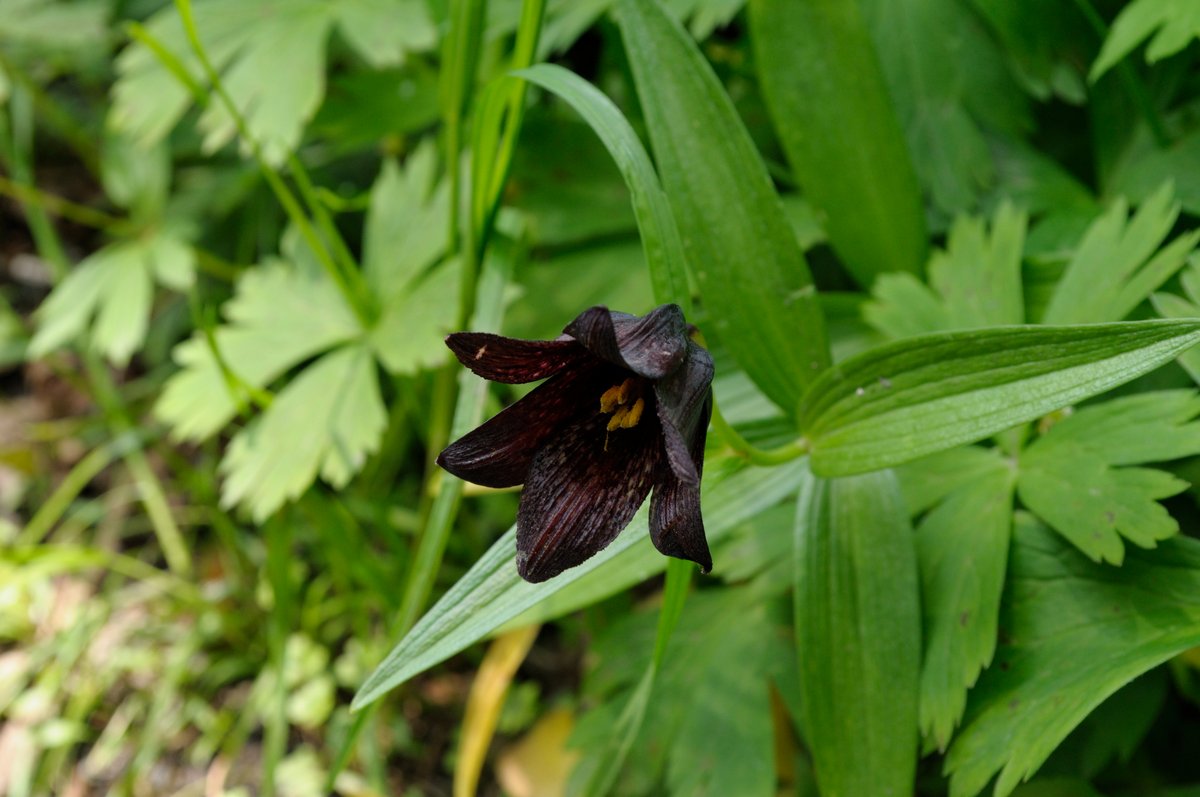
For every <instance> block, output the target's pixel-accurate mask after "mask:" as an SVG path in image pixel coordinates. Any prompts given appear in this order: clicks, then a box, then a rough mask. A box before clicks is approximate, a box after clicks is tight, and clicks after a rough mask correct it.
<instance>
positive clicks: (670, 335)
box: [563, 304, 690, 379]
mask: <svg viewBox="0 0 1200 797" xmlns="http://www.w3.org/2000/svg"><path fill="white" fill-rule="evenodd" d="M563 332H565V333H566V334H568V335H570V336H571V337H573V338H575V339H576V340H577V341H579V342H580V343H581V344H583V346H584V348H586V349H587V350H588V351H590V352H591V353H592V354H594V355H596V356H597V357H600V358H601V359H604V360H608V361H609V362H610V363H613V364H614V365H619V366H621V367H622V368H628V369H629V370H630V371H633V372H634V373H635V374H638V375H639V376H644V377H646V378H647V379H662V378H663V377H664V376H666V375H667V374H669V373H671V372H672V371H674V370H675V369H676V368H678V367H679V364H680V363H681V362H683V358H684V357H685V355H686V354H687V347H688V344H689V343H690V341H689V340H688V335H687V322H685V321H684V319H683V311H682V310H680V309H679V305H677V304H664V305H660V306H659V307H656V308H654V309H653V310H651V311H650V312H649V313H647V314H646V315H644V316H642V317H641V318H639V317H637V316H633V315H629V314H628V313H614V312H613V311H611V310H609V309H608V308H607V307H592V308H590V309H588V310H584V311H583V312H582V313H580V314H579V316H578V317H577V318H576V319H575V320H574V321H572V322H571V323H570V324H567V326H566V328H565V329H563Z"/></svg>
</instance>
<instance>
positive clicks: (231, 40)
mask: <svg viewBox="0 0 1200 797" xmlns="http://www.w3.org/2000/svg"><path fill="white" fill-rule="evenodd" d="M194 8H195V17H196V24H197V26H198V29H199V34H200V40H201V42H202V43H203V44H204V47H205V50H206V51H207V53H208V54H209V57H210V58H211V60H212V61H213V64H214V66H215V67H216V68H217V70H218V72H220V73H221V75H222V82H223V83H224V85H225V88H226V90H227V91H228V92H229V94H230V96H231V97H232V98H233V102H234V105H236V106H237V108H238V110H239V112H240V113H241V114H242V115H243V116H244V117H245V119H246V122H247V125H248V127H249V131H250V134H251V135H252V136H253V137H254V138H255V139H256V140H257V141H258V142H260V143H261V144H262V146H263V151H264V154H265V156H266V158H267V160H268V162H270V163H273V164H279V163H281V162H282V161H283V159H284V158H285V157H286V156H287V155H288V154H289V153H290V152H292V151H293V150H294V149H295V147H296V146H297V145H298V144H299V142H300V137H301V134H302V132H303V129H304V126H305V124H307V123H308V121H309V120H310V119H311V118H312V115H313V113H314V112H315V111H316V109H317V106H318V105H319V104H320V102H321V99H322V97H323V96H324V93H325V47H326V40H327V39H328V37H329V35H330V33H331V32H332V31H333V30H334V29H335V28H336V29H337V30H338V31H339V33H340V34H341V35H342V36H344V37H345V38H346V40H347V41H348V42H349V43H350V44H351V46H353V47H354V48H355V49H356V50H357V51H358V52H359V53H360V54H361V55H362V56H363V57H364V58H366V59H367V60H368V61H369V62H370V63H372V64H373V65H375V66H388V65H395V64H398V63H401V62H402V61H403V60H404V58H405V56H406V54H407V53H408V52H410V51H427V50H430V49H432V48H433V46H434V44H435V43H436V37H435V31H434V28H433V26H432V23H431V22H430V20H429V18H428V16H427V11H426V9H425V7H424V4H423V3H421V2H420V0H341V2H338V3H328V2H324V0H288V2H286V3H284V2H280V0H207V1H206V2H197V3H196V4H195V6H194ZM146 28H147V31H148V32H149V34H150V35H151V36H153V37H154V38H155V39H156V40H158V41H159V42H161V43H162V45H163V46H164V47H165V48H166V49H167V50H168V51H169V52H171V53H173V54H174V55H175V57H176V58H177V59H178V60H179V62H180V63H182V64H183V65H184V67H185V68H186V69H187V70H188V72H189V73H190V74H191V75H192V77H193V79H194V80H195V81H196V82H197V83H199V84H200V85H204V84H205V83H206V80H205V77H204V74H203V71H202V69H201V68H200V64H199V62H198V61H197V59H196V57H195V55H194V53H192V51H191V48H190V47H189V46H188V45H187V41H186V37H185V35H184V32H183V27H182V25H181V24H180V21H179V16H178V14H177V13H176V12H175V10H174V8H173V7H170V6H168V7H167V8H164V9H163V10H161V11H159V12H158V13H157V14H155V15H154V16H153V17H151V19H150V20H149V22H148V23H147V24H146ZM116 68H117V73H118V78H117V82H116V84H115V85H114V86H113V105H112V110H111V112H110V121H111V123H112V124H113V125H115V126H116V127H117V128H118V129H120V130H123V131H125V132H128V133H130V134H131V135H133V136H134V137H135V138H137V139H138V140H139V141H141V142H142V143H144V144H151V143H154V142H156V141H159V140H161V139H162V138H163V137H165V136H166V135H167V133H169V132H170V131H171V129H172V128H173V127H174V126H175V125H176V124H177V123H178V122H179V120H180V118H181V117H182V116H183V114H184V113H185V111H186V110H187V108H188V106H189V105H190V104H191V103H192V101H193V97H192V95H191V93H190V91H189V89H188V88H187V87H186V86H184V85H183V84H181V83H180V82H179V81H178V80H177V79H176V78H175V77H174V76H173V75H172V74H171V73H170V72H169V71H168V70H167V69H166V68H165V67H164V66H163V65H162V63H161V62H160V61H159V59H158V57H157V56H156V55H155V54H154V53H153V52H152V51H151V50H150V49H149V48H147V47H146V46H144V45H143V44H141V43H135V44H132V45H130V46H129V47H127V48H126V49H125V50H124V51H123V52H122V53H121V55H120V56H119V57H118V58H117V62H116ZM199 125H200V128H201V129H202V130H203V131H204V132H205V141H204V144H205V147H206V149H208V150H209V151H210V152H211V151H215V150H217V149H219V148H220V147H222V146H224V145H225V144H227V143H229V141H230V140H232V139H233V137H234V135H235V132H236V130H235V126H234V123H233V120H232V118H230V116H229V114H228V112H227V111H226V109H225V108H224V107H223V105H222V104H221V103H209V105H208V107H207V108H206V109H205V110H204V112H203V114H202V115H201V118H200V122H199Z"/></svg>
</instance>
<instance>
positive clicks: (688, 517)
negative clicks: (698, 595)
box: [650, 353, 712, 573]
mask: <svg viewBox="0 0 1200 797" xmlns="http://www.w3.org/2000/svg"><path fill="white" fill-rule="evenodd" d="M706 355H707V353H706ZM711 413H712V397H711V395H708V396H706V400H705V401H704V402H703V407H702V409H701V417H702V418H703V421H702V422H697V423H696V424H694V425H693V427H692V429H691V434H690V438H689V445H688V451H687V453H688V454H689V459H690V460H691V461H692V462H694V463H695V469H696V481H695V482H688V481H685V480H684V479H683V478H681V477H680V476H679V475H678V474H677V472H676V471H675V468H674V467H670V468H666V467H662V468H660V470H661V476H660V481H659V483H658V484H657V485H655V487H654V497H653V498H651V499H650V541H651V542H653V543H654V547H655V548H657V549H658V550H659V552H660V553H662V554H665V555H666V556H674V557H676V558H678V559H688V560H690V561H693V562H695V563H696V564H698V565H700V571H701V572H703V573H707V572H708V571H709V570H712V554H711V553H709V550H708V538H707V537H705V536H704V518H703V517H702V516H701V514H700V478H699V477H700V474H701V473H702V472H703V470H704V439H705V437H706V436H707V434H708V417H709V415H710V414H711ZM660 417H661V412H660ZM666 425H667V424H666V423H665V422H664V428H665V426H666ZM666 439H667V438H666V435H664V442H665V441H666ZM667 452H668V459H669V458H670V447H669V444H668V447H667Z"/></svg>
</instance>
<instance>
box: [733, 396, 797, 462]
mask: <svg viewBox="0 0 1200 797" xmlns="http://www.w3.org/2000/svg"><path fill="white" fill-rule="evenodd" d="M712 427H713V431H714V432H716V434H717V437H719V438H721V442H722V443H724V444H725V445H726V446H728V447H729V448H730V449H732V450H733V452H734V453H735V454H737V455H738V456H739V457H742V458H743V459H745V460H747V461H749V462H750V463H751V464H752V465H764V466H767V467H770V466H773V465H782V464H784V463H785V462H791V461H792V460H793V459H797V458H799V457H802V456H804V455H806V454H807V453H808V440H807V439H805V438H803V437H802V438H800V439H799V440H796V441H794V442H791V443H786V444H784V445H782V446H779V447H778V448H758V447H756V446H754V445H753V444H752V443H751V442H750V441H749V440H747V439H746V438H745V437H742V435H741V433H740V432H738V430H736V429H734V428H733V427H732V426H731V425H730V424H729V421H727V420H725V416H723V415H722V414H721V408H720V407H719V406H717V403H716V401H714V402H713V412H712Z"/></svg>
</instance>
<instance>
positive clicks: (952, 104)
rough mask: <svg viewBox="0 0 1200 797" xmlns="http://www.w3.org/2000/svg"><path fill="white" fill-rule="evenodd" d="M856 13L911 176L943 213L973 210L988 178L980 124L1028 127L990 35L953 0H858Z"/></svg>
mask: <svg viewBox="0 0 1200 797" xmlns="http://www.w3.org/2000/svg"><path fill="white" fill-rule="evenodd" d="M863 15H864V17H865V18H866V19H867V22H868V25H869V27H870V29H871V33H872V37H873V39H874V41H875V47H876V49H877V51H878V53H879V59H880V63H881V64H882V66H883V72H884V75H885V77H886V78H887V81H888V88H889V90H890V94H891V97H892V101H893V102H894V103H895V104H896V111H897V113H898V114H899V116H900V121H901V124H902V125H903V127H904V130H905V133H906V135H907V138H908V148H909V153H910V156H911V158H912V162H913V165H914V166H915V167H916V169H917V176H918V177H919V178H920V179H921V182H922V184H923V185H924V187H925V189H926V190H927V191H928V192H929V193H930V195H931V196H932V199H933V204H934V206H935V207H937V208H938V209H939V210H941V211H942V212H944V213H957V212H960V211H964V210H967V211H969V210H973V209H974V206H975V203H976V202H977V200H978V198H979V196H980V194H981V192H982V191H983V190H984V189H985V188H987V187H988V186H990V185H991V184H992V182H993V180H994V179H995V166H994V164H993V162H992V156H991V153H990V152H989V149H988V143H987V139H986V137H985V135H984V131H985V129H986V130H989V131H997V132H1002V133H1008V134H1011V135H1019V134H1020V133H1021V132H1022V131H1024V130H1026V129H1027V128H1028V127H1029V126H1030V120H1029V110H1028V101H1027V99H1026V97H1025V95H1024V94H1022V92H1021V91H1020V89H1019V88H1018V87H1017V85H1016V84H1015V82H1014V81H1013V80H1012V78H1011V77H1010V75H1009V72H1008V70H1007V68H1006V65H1005V64H1004V62H1003V58H1002V56H1001V53H1000V51H999V50H998V48H997V46H996V43H995V40H994V39H992V38H991V36H989V34H988V31H986V30H985V29H984V27H983V25H982V24H981V22H980V20H979V19H978V18H976V17H975V16H974V15H973V14H972V12H971V9H970V8H969V7H968V6H966V5H965V4H963V3H959V2H955V0H918V1H917V2H908V3H893V2H890V0H864V2H863Z"/></svg>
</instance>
